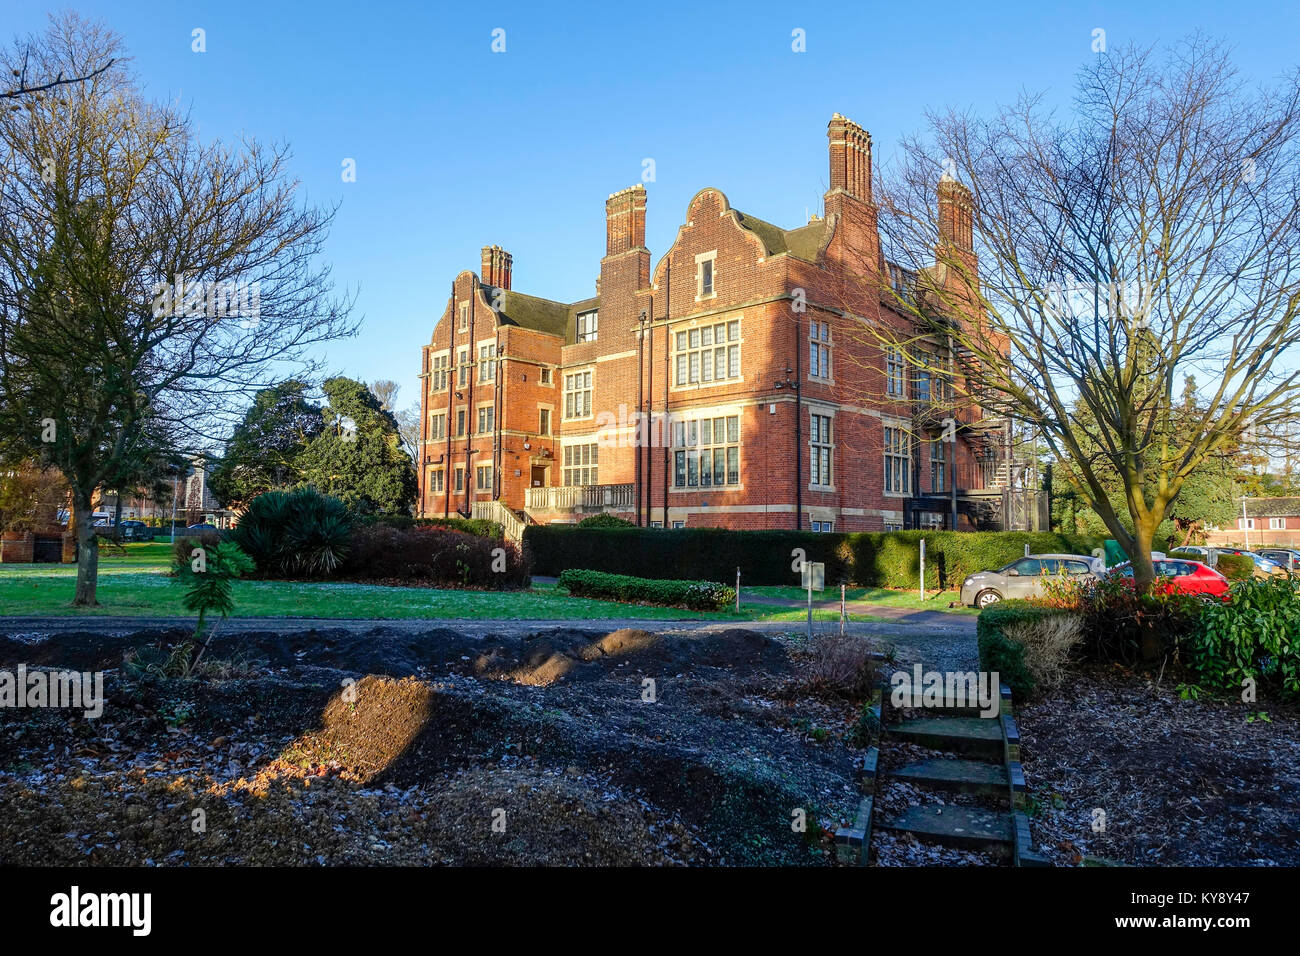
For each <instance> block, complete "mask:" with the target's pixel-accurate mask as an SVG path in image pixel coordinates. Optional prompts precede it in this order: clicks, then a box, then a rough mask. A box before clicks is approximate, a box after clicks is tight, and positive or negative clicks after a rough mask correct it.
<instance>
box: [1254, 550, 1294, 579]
mask: <svg viewBox="0 0 1300 956" xmlns="http://www.w3.org/2000/svg"><path fill="white" fill-rule="evenodd" d="M1258 554H1259V555H1260V556H1261V557H1264V558H1268V560H1270V561H1272V562H1273V563H1274V564H1276V565H1277V566H1278V567H1280V568H1281V569H1282V570H1283V571H1290V572H1291V573H1292V574H1296V573H1300V551H1297V550H1295V549H1294V548H1260V549H1259V552H1258Z"/></svg>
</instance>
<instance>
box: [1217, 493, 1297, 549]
mask: <svg viewBox="0 0 1300 956" xmlns="http://www.w3.org/2000/svg"><path fill="white" fill-rule="evenodd" d="M1206 544H1208V545H1210V546H1223V545H1237V546H1241V545H1246V544H1249V545H1250V547H1252V548H1262V547H1265V546H1270V545H1271V546H1281V547H1290V546H1295V545H1300V498H1247V499H1246V507H1245V514H1244V515H1241V514H1239V515H1238V516H1237V520H1236V521H1235V522H1233V524H1232V525H1229V526H1228V527H1226V528H1216V529H1214V530H1212V531H1210V532H1209V533H1208V534H1207V535H1206Z"/></svg>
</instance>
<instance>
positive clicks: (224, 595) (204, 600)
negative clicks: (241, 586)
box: [176, 541, 254, 672]
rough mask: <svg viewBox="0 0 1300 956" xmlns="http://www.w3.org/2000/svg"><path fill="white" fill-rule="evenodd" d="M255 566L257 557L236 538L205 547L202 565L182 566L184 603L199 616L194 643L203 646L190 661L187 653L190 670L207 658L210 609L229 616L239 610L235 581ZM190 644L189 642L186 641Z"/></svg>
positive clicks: (188, 564)
mask: <svg viewBox="0 0 1300 956" xmlns="http://www.w3.org/2000/svg"><path fill="white" fill-rule="evenodd" d="M253 569H254V565H253V560H252V559H251V558H250V557H249V556H248V555H246V554H244V552H243V551H242V550H241V549H240V547H239V545H237V544H235V543H234V542H233V541H223V542H221V543H220V544H217V545H215V546H214V547H212V548H205V549H204V550H203V555H202V560H201V562H200V564H199V566H198V567H197V568H196V567H195V566H194V561H193V560H191V561H190V562H188V563H186V564H184V565H182V566H181V567H180V568H178V569H177V570H178V574H177V577H176V580H177V581H178V582H179V583H180V584H182V585H183V586H184V588H185V596H184V597H183V598H182V599H181V604H182V605H183V606H184V608H185V610H187V611H197V612H198V614H199V619H198V621H197V622H196V623H195V625H194V644H197V645H199V653H198V655H197V656H196V657H194V659H193V663H192V664H191V663H190V659H189V652H188V651H181V652H179V653H182V654H183V655H184V670H186V671H187V672H188V671H189V670H192V669H193V667H197V666H198V663H199V661H200V660H202V659H203V652H204V651H206V650H207V649H208V642H207V640H206V639H205V636H204V629H205V624H206V621H207V616H208V613H209V612H213V613H216V614H220V615H221V617H222V618H223V619H224V618H227V617H229V616H230V612H231V611H233V610H234V609H235V599H234V593H233V591H234V589H233V582H234V580H235V578H240V577H243V576H244V575H245V574H248V573H249V572H250V571H252V570H253ZM186 643H189V642H186Z"/></svg>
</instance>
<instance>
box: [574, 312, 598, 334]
mask: <svg viewBox="0 0 1300 956" xmlns="http://www.w3.org/2000/svg"><path fill="white" fill-rule="evenodd" d="M599 324H600V312H599V311H598V310H596V309H592V310H591V311H590V312H579V313H578V336H577V337H578V341H579V342H594V341H596V332H597V327H598V325H599Z"/></svg>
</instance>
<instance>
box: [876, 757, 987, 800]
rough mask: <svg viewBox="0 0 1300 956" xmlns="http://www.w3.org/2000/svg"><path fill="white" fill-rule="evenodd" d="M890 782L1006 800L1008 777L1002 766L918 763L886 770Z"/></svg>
mask: <svg viewBox="0 0 1300 956" xmlns="http://www.w3.org/2000/svg"><path fill="white" fill-rule="evenodd" d="M889 777H890V779H892V780H898V781H900V782H902V783H911V784H915V785H916V786H919V787H931V788H934V789H937V790H949V791H954V792H956V793H988V794H993V795H995V796H1000V797H1008V796H1009V793H1010V790H1011V777H1010V775H1009V774H1008V773H1007V768H1006V767H1001V766H998V765H997V764H992V763H982V762H980V761H978V760H941V759H938V758H935V759H933V760H921V761H918V762H917V763H913V764H908V765H907V766H906V767H903V768H901V769H899V770H891V771H889Z"/></svg>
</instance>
